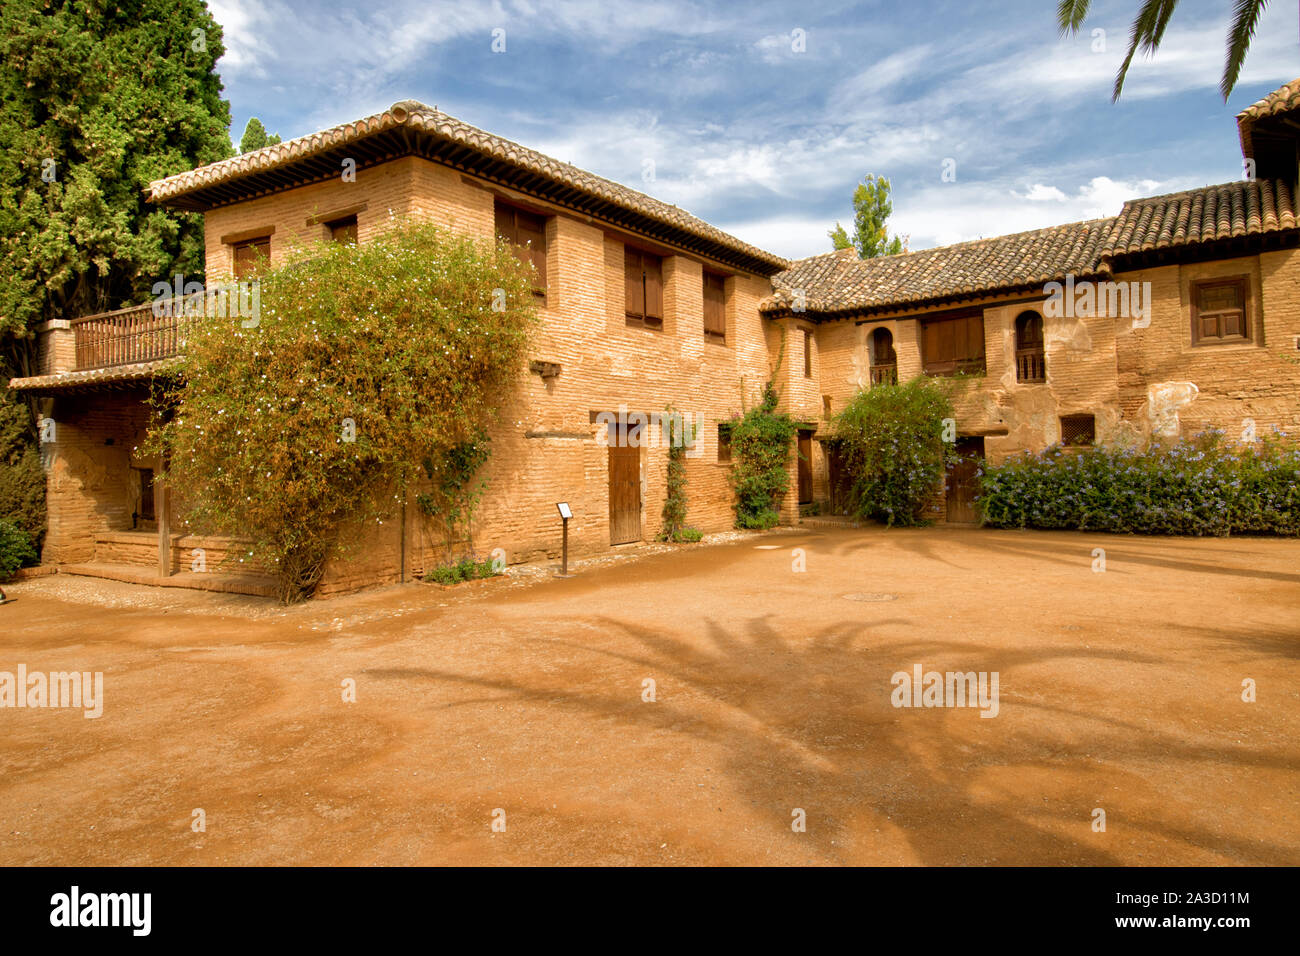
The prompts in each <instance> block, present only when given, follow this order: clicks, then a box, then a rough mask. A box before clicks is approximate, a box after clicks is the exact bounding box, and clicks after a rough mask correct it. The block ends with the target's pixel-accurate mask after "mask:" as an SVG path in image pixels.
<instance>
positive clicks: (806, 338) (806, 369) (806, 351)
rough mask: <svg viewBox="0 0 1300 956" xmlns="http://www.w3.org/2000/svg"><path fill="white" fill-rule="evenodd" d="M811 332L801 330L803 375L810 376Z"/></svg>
mask: <svg viewBox="0 0 1300 956" xmlns="http://www.w3.org/2000/svg"><path fill="white" fill-rule="evenodd" d="M812 353H813V334H812V332H810V331H808V329H804V330H803V377H804V378H812Z"/></svg>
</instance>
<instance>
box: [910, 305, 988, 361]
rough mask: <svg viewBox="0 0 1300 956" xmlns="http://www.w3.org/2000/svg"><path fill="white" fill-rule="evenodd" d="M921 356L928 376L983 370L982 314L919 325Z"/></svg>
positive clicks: (958, 316)
mask: <svg viewBox="0 0 1300 956" xmlns="http://www.w3.org/2000/svg"><path fill="white" fill-rule="evenodd" d="M921 356H922V359H923V361H924V364H925V371H926V374H928V375H952V374H954V373H955V372H958V371H968V372H970V371H978V370H981V369H983V368H984V314H983V312H977V313H971V314H968V315H957V316H950V317H942V318H934V319H928V320H925V321H923V322H922V323H921Z"/></svg>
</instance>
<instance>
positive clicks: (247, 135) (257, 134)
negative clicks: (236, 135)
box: [239, 116, 280, 153]
mask: <svg viewBox="0 0 1300 956" xmlns="http://www.w3.org/2000/svg"><path fill="white" fill-rule="evenodd" d="M278 142H280V134H279V133H270V134H268V133H267V132H266V127H265V126H263V125H262V121H261V120H260V119H258V118H257V117H256V116H254V117H251V118H250V119H249V121H248V125H247V126H245V127H244V135H243V136H241V137H240V139H239V151H240V152H241V153H251V152H252V151H253V150H255V149H261V148H262V147H263V146H274V145H275V144H276V143H278Z"/></svg>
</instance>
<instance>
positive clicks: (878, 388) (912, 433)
mask: <svg viewBox="0 0 1300 956" xmlns="http://www.w3.org/2000/svg"><path fill="white" fill-rule="evenodd" d="M954 387H955V386H954V384H953V382H951V381H950V380H943V381H940V380H936V379H932V378H925V377H920V378H914V379H912V380H911V381H909V382H903V383H902V384H900V385H874V386H872V387H871V388H869V389H865V390H863V391H861V392H858V394H857V395H855V396H854V397H853V401H852V402H850V403H849V405H848V407H847V408H845V409H844V411H843V412H841V413H840V414H839V415H838V416H837V417H836V419H835V438H836V440H837V441H838V442H839V447H840V452H841V454H842V456H843V458H842V460H843V462H844V468H845V471H846V472H847V474H848V476H849V478H850V480H851V482H852V485H851V487H850V490H849V508H850V510H851V511H852V512H853V513H854V514H857V515H858V516H860V517H862V518H869V519H875V520H878V521H883V522H884V523H885V524H886V525H905V526H906V525H920V524H925V523H926V522H925V518H924V512H925V503H926V502H927V501H928V500H929V499H930V498H931V497H932V496H933V495H934V494H935V493H936V492H937V491H938V489H939V487H940V482H941V481H942V479H943V473H944V469H945V467H946V466H947V465H948V463H949V462H950V461H951V460H952V459H953V458H954V457H955V452H954V450H953V445H952V444H951V443H950V442H945V441H944V440H943V438H944V435H943V431H944V424H943V423H944V419H946V418H947V419H950V418H952V416H953V410H952V409H953V405H952V391H953V389H954Z"/></svg>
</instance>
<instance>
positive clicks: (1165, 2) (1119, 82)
mask: <svg viewBox="0 0 1300 956" xmlns="http://www.w3.org/2000/svg"><path fill="white" fill-rule="evenodd" d="M1176 6H1178V0H1143V2H1142V6H1141V7H1139V8H1138V12H1137V16H1136V17H1134V18H1133V26H1132V29H1131V31H1130V33H1129V44H1128V52H1127V54H1126V55H1125V56H1124V62H1123V64H1121V65H1120V68H1119V72H1118V73H1116V74H1115V87H1114V89H1113V90H1112V91H1111V96H1110V99H1111V102H1112V103H1113V102H1115V101H1117V100H1118V99H1119V95H1120V93H1121V92H1123V90H1124V77H1125V76H1127V75H1128V68H1129V64H1131V63H1132V62H1133V55H1134V54H1135V53H1136V52H1137V51H1138V49H1139V48H1140V49H1141V50H1142V53H1143V54H1144V55H1146V56H1151V54H1153V53H1155V51H1156V48H1157V47H1159V46H1160V41H1161V39H1163V37H1164V35H1165V28H1166V27H1168V26H1169V17H1170V15H1171V14H1173V12H1174V7H1176Z"/></svg>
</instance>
